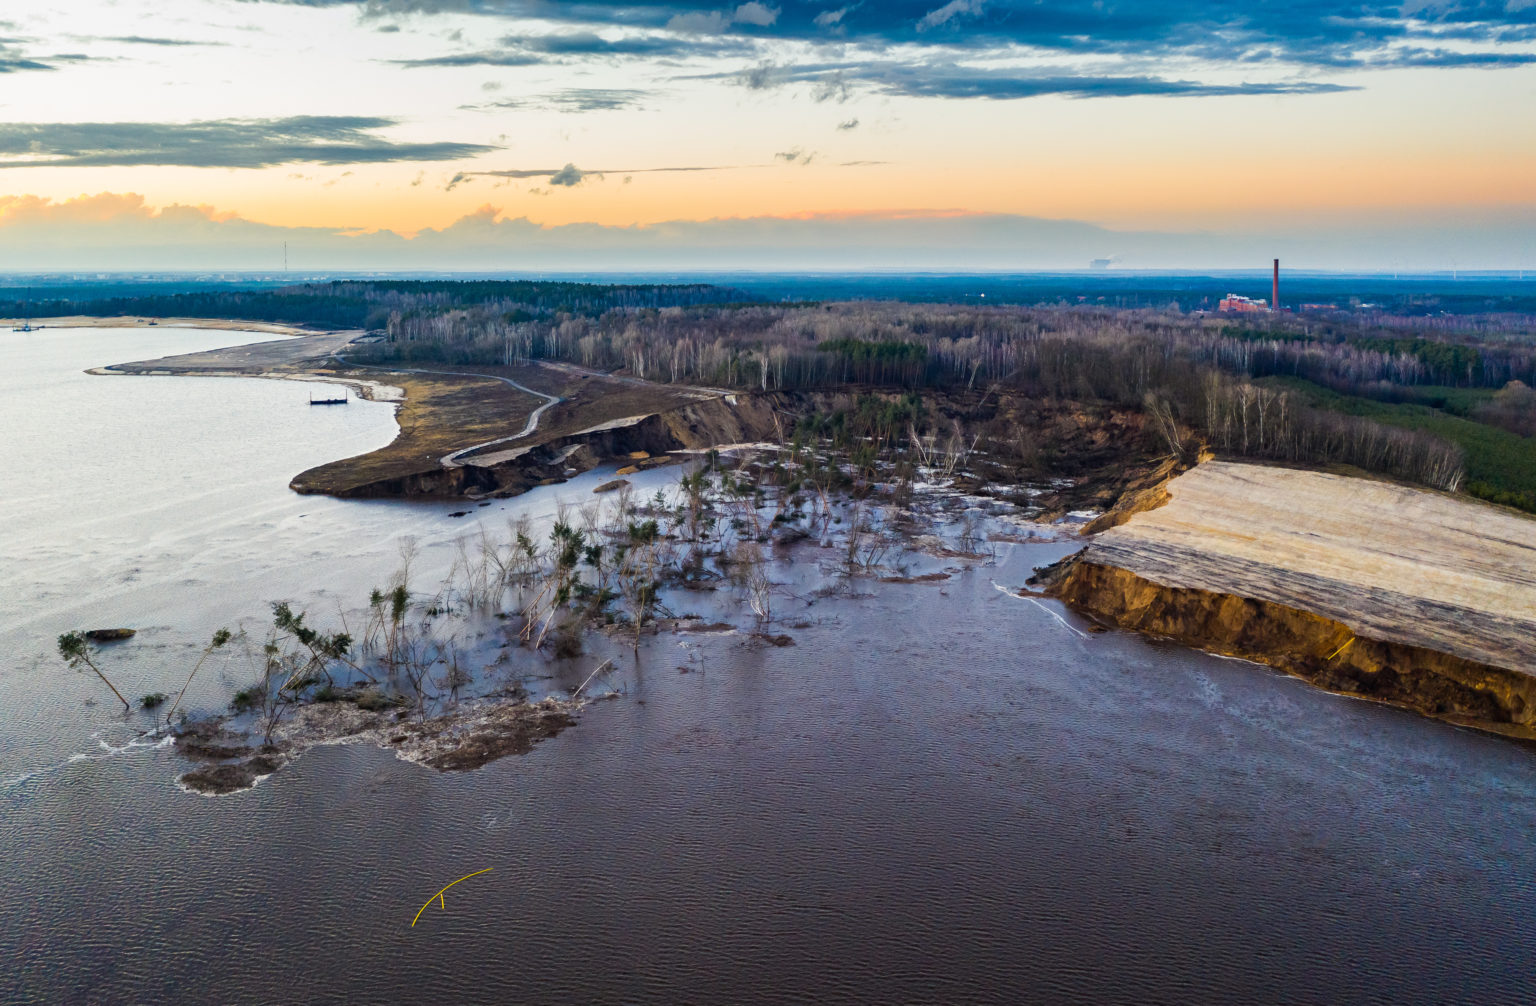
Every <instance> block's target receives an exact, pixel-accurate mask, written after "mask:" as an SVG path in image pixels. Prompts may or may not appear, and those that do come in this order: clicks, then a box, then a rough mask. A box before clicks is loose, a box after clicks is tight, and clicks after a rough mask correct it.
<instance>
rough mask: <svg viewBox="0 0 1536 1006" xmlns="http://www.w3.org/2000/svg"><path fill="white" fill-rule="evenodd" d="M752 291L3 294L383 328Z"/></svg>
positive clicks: (20, 309) (37, 307) (38, 309)
mask: <svg viewBox="0 0 1536 1006" xmlns="http://www.w3.org/2000/svg"><path fill="white" fill-rule="evenodd" d="M13 293H14V292H13ZM47 293H51V294H52V296H47V295H46V294H47ZM745 299H747V297H746V295H745V294H743V293H741V292H740V291H739V290H731V289H728V288H725V287H718V286H710V285H707V284H702V283H692V284H674V285H655V284H646V285H627V286H608V285H602V284H596V283H565V282H554V281H549V282H546V281H540V280H471V281H457V280H385V281H377V280H367V281H362V280H336V281H333V282H329V283H305V284H301V285H297V286H287V287H279V288H277V289H272V290H229V289H207V290H198V291H193V292H183V293H165V294H148V295H134V296H112V297H91V298H81V297H76V296H60V295H59V294H58V293H57V292H56V291H45V295H44V296H42V297H37V298H26V299H23V298H19V297H14V296H13V297H12V299H10V300H4V301H0V317H32V318H48V317H61V316H66V315H86V316H90V317H117V316H120V315H139V316H146V317H180V318H236V319H241V320H248V321H270V322H283V323H286V324H294V325H312V326H316V327H323V328H364V329H381V328H383V327H384V326H385V324H386V322H387V321H388V319H389V318H390V316H391V315H394V314H399V315H402V316H436V315H439V314H442V313H443V312H445V311H452V310H455V309H460V308H464V307H468V306H474V307H476V308H478V309H480V310H482V311H485V312H488V313H489V314H491V315H499V316H502V317H513V318H517V319H519V320H532V319H535V318H540V317H548V316H555V315H564V314H593V313H598V314H600V313H602V312H605V311H612V310H616V309H634V308H659V307H672V306H680V305H681V306H693V305H700V304H720V303H727V302H731V301H741V300H745Z"/></svg>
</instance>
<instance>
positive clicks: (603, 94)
mask: <svg viewBox="0 0 1536 1006" xmlns="http://www.w3.org/2000/svg"><path fill="white" fill-rule="evenodd" d="M650 94H651V92H650V91H635V90H628V89H624V88H618V89H610V88H596V87H568V88H566V89H565V90H563V91H556V92H554V93H553V94H542V95H539V96H537V97H534V98H506V99H503V100H501V101H489V102H484V103H482V104H479V105H460V106H459V107H460V108H462V109H464V110H466V111H471V112H496V111H503V110H506V109H513V108H542V109H550V110H553V111H556V112H616V111H619V110H621V109H626V108H639V107H640V105H641V104H642V102H644V101H645V99H646V98H647V97H649V96H650Z"/></svg>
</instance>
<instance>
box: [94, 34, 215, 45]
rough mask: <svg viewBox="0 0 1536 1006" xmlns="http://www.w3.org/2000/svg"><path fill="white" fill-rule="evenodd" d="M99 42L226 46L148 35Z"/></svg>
mask: <svg viewBox="0 0 1536 1006" xmlns="http://www.w3.org/2000/svg"><path fill="white" fill-rule="evenodd" d="M96 41H98V42H120V43H122V44H124V45H158V46H176V47H180V46H189V45H224V44H225V43H223V42H198V41H195V40H193V39H189V38H153V37H150V36H147V35H107V36H103V37H101V38H98V39H96Z"/></svg>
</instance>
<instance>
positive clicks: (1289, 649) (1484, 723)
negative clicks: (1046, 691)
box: [1046, 462, 1536, 738]
mask: <svg viewBox="0 0 1536 1006" xmlns="http://www.w3.org/2000/svg"><path fill="white" fill-rule="evenodd" d="M1166 488H1167V493H1168V501H1167V502H1166V504H1165V505H1163V506H1160V507H1157V508H1155V509H1150V510H1144V511H1142V512H1139V513H1134V514H1132V515H1131V516H1130V517H1129V518H1128V519H1127V520H1126V521H1125V522H1124V523H1123V524H1120V525H1119V526H1117V527H1112V528H1110V529H1108V530H1105V531H1103V532H1102V533H1100V534H1098V535H1096V536H1095V537H1094V538H1093V540H1092V543H1091V544H1090V545H1089V546H1088V547H1087V548H1086V549H1084V551H1083V552H1082V553H1081V554H1080V555H1079V556H1078V557H1076V558H1075V559H1074V560H1073V561H1072V562H1070V563H1068V564H1066V565H1065V566H1063V567H1062V568H1061V569H1059V570H1057V571H1055V572H1054V573H1053V574H1052V575H1050V576H1048V577H1047V578H1046V579H1047V581H1048V582H1049V584H1050V592H1051V593H1052V594H1054V595H1055V596H1058V597H1060V598H1062V599H1063V600H1065V601H1066V602H1068V603H1069V604H1071V605H1073V606H1074V607H1076V608H1078V609H1080V610H1082V611H1085V612H1087V613H1089V614H1091V615H1093V616H1095V617H1097V618H1099V619H1101V620H1104V621H1107V622H1110V623H1112V624H1115V625H1119V626H1122V627H1125V628H1131V629H1137V630H1140V631H1145V632H1151V633H1155V634H1159V635H1164V636H1169V637H1172V638H1175V639H1179V640H1181V641H1183V642H1187V643H1190V644H1192V645H1196V646H1200V647H1202V648H1204V649H1208V650H1212V651H1214V652H1218V653H1225V654H1229V655H1232V656H1240V657H1246V658H1249V659H1253V660H1259V661H1263V662H1265V663H1268V664H1272V665H1274V666H1277V667H1280V668H1283V669H1285V670H1287V671H1290V672H1291V673H1294V674H1298V675H1301V676H1303V677H1306V678H1308V679H1310V680H1313V681H1316V682H1317V683H1318V684H1321V685H1323V686H1325V687H1329V688H1333V689H1335V690H1338V691H1345V692H1351V693H1356V694H1360V695H1364V696H1368V697H1372V698H1377V699H1381V700H1384V701H1390V702H1394V703H1397V704H1401V705H1404V706H1408V707H1410V708H1414V709H1417V710H1419V711H1421V712H1424V713H1426V714H1428V715H1433V716H1438V717H1442V718H1446V719H1451V720H1454V721H1457V722H1461V723H1466V724H1469V725H1474V726H1478V727H1481V728H1484V729H1490V730H1495V731H1497V732H1500V733H1504V734H1509V735H1512V736H1520V737H1527V738H1536V677H1533V675H1536V520H1532V519H1529V518H1526V517H1524V516H1521V515H1519V514H1516V513H1513V512H1511V511H1506V510H1501V509H1498V508H1494V507H1489V506H1484V505H1481V504H1476V503H1471V502H1467V501H1463V500H1460V499H1456V498H1453V497H1450V496H1447V495H1444V494H1440V493H1433V492H1427V491H1423V490H1417V489H1410V488H1407V487H1403V486H1397V485H1391V484H1388V483H1384V482H1376V481H1371V480H1365V479H1356V478H1348V477H1344V476H1339V475H1329V474H1323V473H1319V472H1307V471H1296V470H1291V469H1285V468H1276V467H1269V466H1261V465H1248V464H1236V463H1230V462H1207V463H1205V464H1202V465H1200V466H1198V467H1196V468H1194V469H1192V470H1191V471H1189V472H1186V473H1184V474H1183V475H1180V476H1179V477H1178V478H1176V479H1173V480H1172V481H1170V482H1169V483H1167V487H1166Z"/></svg>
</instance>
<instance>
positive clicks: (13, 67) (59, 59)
mask: <svg viewBox="0 0 1536 1006" xmlns="http://www.w3.org/2000/svg"><path fill="white" fill-rule="evenodd" d="M85 59H86V57H85V55H84V54H83V53H78V52H74V53H60V54H56V55H52V56H34V55H32V54H30V53H23V52H21V51H19V50H18V49H17V48H16V47H15V43H14V42H13V41H11V40H8V39H0V73H21V72H23V71H26V70H57V69H59V67H60V65H67V64H70V63H82V62H84V61H85Z"/></svg>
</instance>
